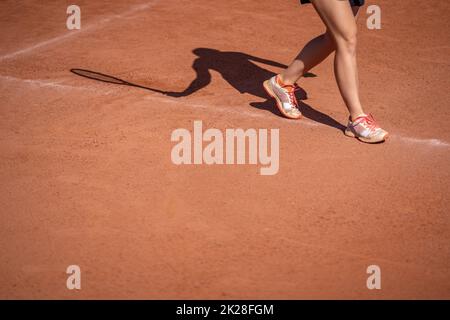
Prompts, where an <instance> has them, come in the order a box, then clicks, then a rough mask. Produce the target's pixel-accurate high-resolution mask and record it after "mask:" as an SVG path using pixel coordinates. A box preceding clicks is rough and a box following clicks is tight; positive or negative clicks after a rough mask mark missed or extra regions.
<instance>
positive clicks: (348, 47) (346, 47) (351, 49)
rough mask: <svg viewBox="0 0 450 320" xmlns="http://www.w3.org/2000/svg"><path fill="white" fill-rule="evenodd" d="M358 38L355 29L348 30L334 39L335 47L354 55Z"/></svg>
mask: <svg viewBox="0 0 450 320" xmlns="http://www.w3.org/2000/svg"><path fill="white" fill-rule="evenodd" d="M357 42H358V37H357V30H356V28H354V29H352V30H349V31H348V32H346V33H345V34H343V35H341V36H339V37H336V47H337V49H338V50H343V51H345V52H347V53H350V54H352V55H354V54H356V47H357Z"/></svg>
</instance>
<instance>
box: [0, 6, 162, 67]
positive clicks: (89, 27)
mask: <svg viewBox="0 0 450 320" xmlns="http://www.w3.org/2000/svg"><path fill="white" fill-rule="evenodd" d="M157 2H158V1H157V0H155V1H151V2H147V3H143V4H140V5H136V6H133V7H132V8H131V9H130V10H128V11H125V12H124V13H122V14H114V15H111V16H108V17H105V18H103V19H101V20H100V21H99V22H97V23H95V24H90V25H87V26H83V27H82V28H81V29H80V30H77V31H68V32H67V33H66V34H64V35H61V36H58V37H55V38H52V39H49V40H45V41H42V42H39V43H37V44H35V45H32V46H31V47H28V48H24V49H21V50H18V51H15V52H11V53H8V54H5V55H3V56H1V57H0V61H3V60H6V59H11V58H14V57H16V56H19V55H22V54H26V53H29V52H31V51H33V50H36V49H39V48H42V47H45V46H48V45H51V44H53V43H57V42H60V41H62V40H65V39H67V38H70V37H73V36H75V35H80V34H82V33H85V32H87V31H90V30H94V29H97V28H100V27H102V26H104V25H105V24H107V23H108V22H110V21H113V20H116V19H123V18H127V17H130V16H131V15H133V14H134V13H137V12H141V11H144V10H146V9H148V8H150V7H151V6H153V5H155V4H156V3H157Z"/></svg>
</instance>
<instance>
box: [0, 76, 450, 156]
mask: <svg viewBox="0 0 450 320" xmlns="http://www.w3.org/2000/svg"><path fill="white" fill-rule="evenodd" d="M0 79H3V80H8V81H15V82H22V83H26V84H29V85H36V86H40V87H50V88H55V89H68V90H74V89H75V90H84V91H90V92H103V93H106V94H108V93H111V92H112V91H111V90H110V91H106V92H105V91H104V90H103V91H102V90H98V89H96V88H88V87H85V86H71V85H65V84H61V82H62V81H59V82H55V81H46V80H39V79H35V80H31V79H20V78H15V77H11V76H2V75H0ZM144 99H146V100H156V101H161V102H163V103H167V104H171V105H174V104H176V105H182V106H184V107H186V106H188V107H192V108H196V109H208V111H217V112H220V113H228V114H235V115H239V116H244V117H251V118H267V115H266V114H262V113H255V112H251V111H246V110H235V109H233V108H230V106H224V105H207V104H201V103H192V102H188V101H184V100H179V99H178V98H172V97H166V96H152V95H149V96H146V97H145V98H144ZM281 121H283V122H284V124H289V125H292V124H293V125H300V126H304V125H306V126H309V127H320V126H322V125H321V124H319V123H317V122H314V121H312V120H309V119H302V120H301V121H286V120H284V119H282V120H281ZM391 138H393V139H395V140H400V141H402V142H404V143H407V144H416V145H422V146H427V147H436V148H450V143H448V142H446V141H444V140H440V139H435V138H432V139H421V138H415V137H406V136H403V135H400V134H396V135H391Z"/></svg>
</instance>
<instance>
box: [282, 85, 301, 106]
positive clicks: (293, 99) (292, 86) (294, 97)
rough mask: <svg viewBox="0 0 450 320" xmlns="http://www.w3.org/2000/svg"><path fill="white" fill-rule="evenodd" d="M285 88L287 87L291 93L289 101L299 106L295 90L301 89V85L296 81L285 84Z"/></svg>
mask: <svg viewBox="0 0 450 320" xmlns="http://www.w3.org/2000/svg"><path fill="white" fill-rule="evenodd" d="M283 88H285V89H287V92H288V94H289V102H290V103H291V104H292V105H294V106H295V107H296V108H297V106H298V102H297V97H296V96H295V92H296V91H297V90H300V87H299V86H298V85H297V84H296V83H295V84H293V85H284V86H283Z"/></svg>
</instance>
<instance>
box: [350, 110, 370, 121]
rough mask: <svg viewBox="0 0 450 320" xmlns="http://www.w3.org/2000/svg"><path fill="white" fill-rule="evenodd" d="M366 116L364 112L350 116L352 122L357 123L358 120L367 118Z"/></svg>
mask: <svg viewBox="0 0 450 320" xmlns="http://www.w3.org/2000/svg"><path fill="white" fill-rule="evenodd" d="M365 116H367V114H365V113H364V112H360V113H354V114H350V120H351V121H355V120H356V119H358V118H360V117H365Z"/></svg>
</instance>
